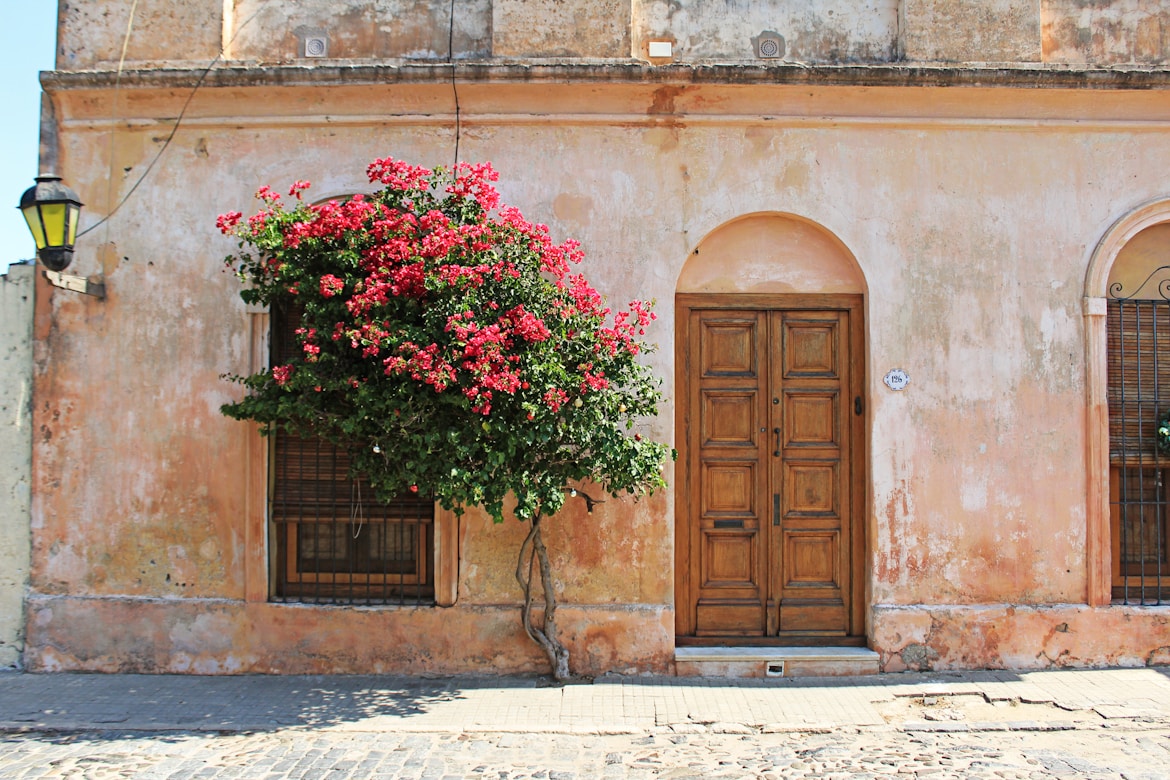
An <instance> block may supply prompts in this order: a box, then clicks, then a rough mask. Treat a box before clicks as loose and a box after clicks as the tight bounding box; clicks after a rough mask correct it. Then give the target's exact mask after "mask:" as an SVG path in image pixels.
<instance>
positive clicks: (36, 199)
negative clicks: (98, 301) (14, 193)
mask: <svg viewBox="0 0 1170 780" xmlns="http://www.w3.org/2000/svg"><path fill="white" fill-rule="evenodd" d="M36 181H37V183H36V185H35V186H32V187H29V188H28V189H27V190H25V191H24V194H23V195H21V196H20V211H21V213H23V214H24V221H25V222H27V223H28V229H29V232H30V233H32V236H33V240H34V241H36V243H37V257H38V258H40V261H41V264H42V265H43V266H44V267H45V269H46V271H45V277H46V278H47V279H48V280H49V282H50V283H52V284H53V285H54V286H56V287H61V288H63V289H66V290H73V291H74V292H79V293H84V294H86V295H95V296H97V297H99V298H103V297H105V292H106V291H105V285H103V284H101V283H98V282H90V281H88V280H87V279H83V278H82V277H78V276H66V275H65V274H62V273H61V272H62V271H64V270H65V269H66V268H68V267H69V264H70V263H72V262H73V243H74V241H76V240H77V222H78V220H79V219H80V217H81V206H82V205H83V204H82V203H81V200H80V199H79V198H78V197H77V193H76V192H74V191H73V190H71V189H69V188H68V187H66V186H65V185H64V184H63V183H62V182H61V177H60V176H57V175H55V174H52V173H43V174H41V175H40V176H38V177H37V180H36Z"/></svg>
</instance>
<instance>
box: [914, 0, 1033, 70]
mask: <svg viewBox="0 0 1170 780" xmlns="http://www.w3.org/2000/svg"><path fill="white" fill-rule="evenodd" d="M901 5H902V17H901V30H900V32H901V42H902V52H901V53H902V57H903V58H904V59H906V60H909V61H910V62H919V61H922V62H1038V61H1039V60H1040V56H1041V45H1040V16H1039V14H1038V13H1037V11H1038V9H1039V6H1038V5H1037V4H1036V0H902V4H901Z"/></svg>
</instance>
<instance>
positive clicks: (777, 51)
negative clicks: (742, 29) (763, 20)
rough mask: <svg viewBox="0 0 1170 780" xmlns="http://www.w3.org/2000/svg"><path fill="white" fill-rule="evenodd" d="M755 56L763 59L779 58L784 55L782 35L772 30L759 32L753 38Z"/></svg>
mask: <svg viewBox="0 0 1170 780" xmlns="http://www.w3.org/2000/svg"><path fill="white" fill-rule="evenodd" d="M754 43H755V49H756V56H757V57H759V58H760V59H764V60H774V59H779V58H780V57H783V56H784V49H785V46H784V36H782V35H780V34H779V33H774V32H763V33H760V35H759V37H757V38H756V39H755V40H754Z"/></svg>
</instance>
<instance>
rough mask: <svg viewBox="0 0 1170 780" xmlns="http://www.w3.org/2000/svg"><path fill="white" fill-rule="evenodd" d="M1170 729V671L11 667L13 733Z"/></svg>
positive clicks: (4, 712) (8, 690)
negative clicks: (714, 674) (728, 673)
mask: <svg viewBox="0 0 1170 780" xmlns="http://www.w3.org/2000/svg"><path fill="white" fill-rule="evenodd" d="M1119 719H1124V720H1125V721H1126V722H1140V721H1146V722H1153V723H1159V724H1162V725H1166V724H1170V667H1154V668H1142V669H1093V670H1073V671H1066V670H1062V671H1042V672H1005V671H992V672H966V673H942V672H939V673H904V674H886V675H874V676H869V677H852V678H793V679H789V678H783V679H762V680H760V679H757V680H725V679H712V678H678V677H645V678H643V677H608V676H607V677H602V678H598V679H597V680H595V681H593V682H591V683H590V682H585V683H579V684H571V685H566V686H563V687H556V686H551V685H549V684H548V683H547V682H546V681H544V680H541V679H535V678H515V677H503V678H486V677H476V678H441V679H424V678H415V677H389V676H289V677H262V676H241V677H196V676H176V675H157V676H153V675H100V674H35V675H34V674H23V673H18V672H10V673H0V731H9V732H11V731H46V730H48V731H57V730H81V731H93V730H99V731H102V730H119V731H126V730H129V731H135V730H142V731H223V732H243V731H273V730H281V729H289V728H302V729H318V730H320V729H328V730H343V731H363V732H371V731H372V732H539V733H562V734H630V733H648V732H655V731H659V732H662V731H670V732H675V733H700V732H713V733H726V734H739V733H744V734H747V733H761V732H763V733H768V732H785V731H819V730H828V729H837V728H841V727H850V726H852V727H875V726H888V725H894V726H896V727H899V728H901V729H903V730H910V731H913V730H930V731H967V730H971V731H976V730H1060V729H1070V728H1077V727H1078V724H1082V725H1083V724H1087V723H1093V724H1097V725H1099V724H1101V723H1102V722H1103V721H1110V720H1119Z"/></svg>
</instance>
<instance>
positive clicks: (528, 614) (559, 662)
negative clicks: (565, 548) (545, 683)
mask: <svg viewBox="0 0 1170 780" xmlns="http://www.w3.org/2000/svg"><path fill="white" fill-rule="evenodd" d="M540 521H541V515H539V514H538V515H537V516H536V517H534V518H532V528H531V530H529V531H528V536H526V537H525V538H524V544H522V545H520V557H519V560H517V562H516V581H517V582H519V583H520V587H521V588H522V589H523V590H524V609H523V611H522V612H521V618H522V619H523V622H524V631H525V632H527V634H528V636H529V637H530V638H531V639H532V641H533V642H535V643H536V644H537V645H539V646H540V648H541V649H542V650H544V653H545V655H547V656H548V662H549V665H550V666H551V667H552V675H553V678H554V679H556V681H557V682H564V681H565V680H568V679H569V677H570V676H571V675H570V674H569V650H568V648H566V647H565V646H564V645H562V644H561V642H560V640H559V639H558V638H557V623H556V615H557V599H556V594H555V592H554V590H553V581H552V566H551V565H550V564H549V561H548V549H547V548H546V547H545V546H544V539H542V538H541V535H540ZM537 565H539V566H540V583H541V586H542V587H543V590H544V613H543V615H542V616H541V620H540V625H539V626H537V625H536V624H535V623H534V622H533V620H532V577H533V574H535V568H536V566H537Z"/></svg>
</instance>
